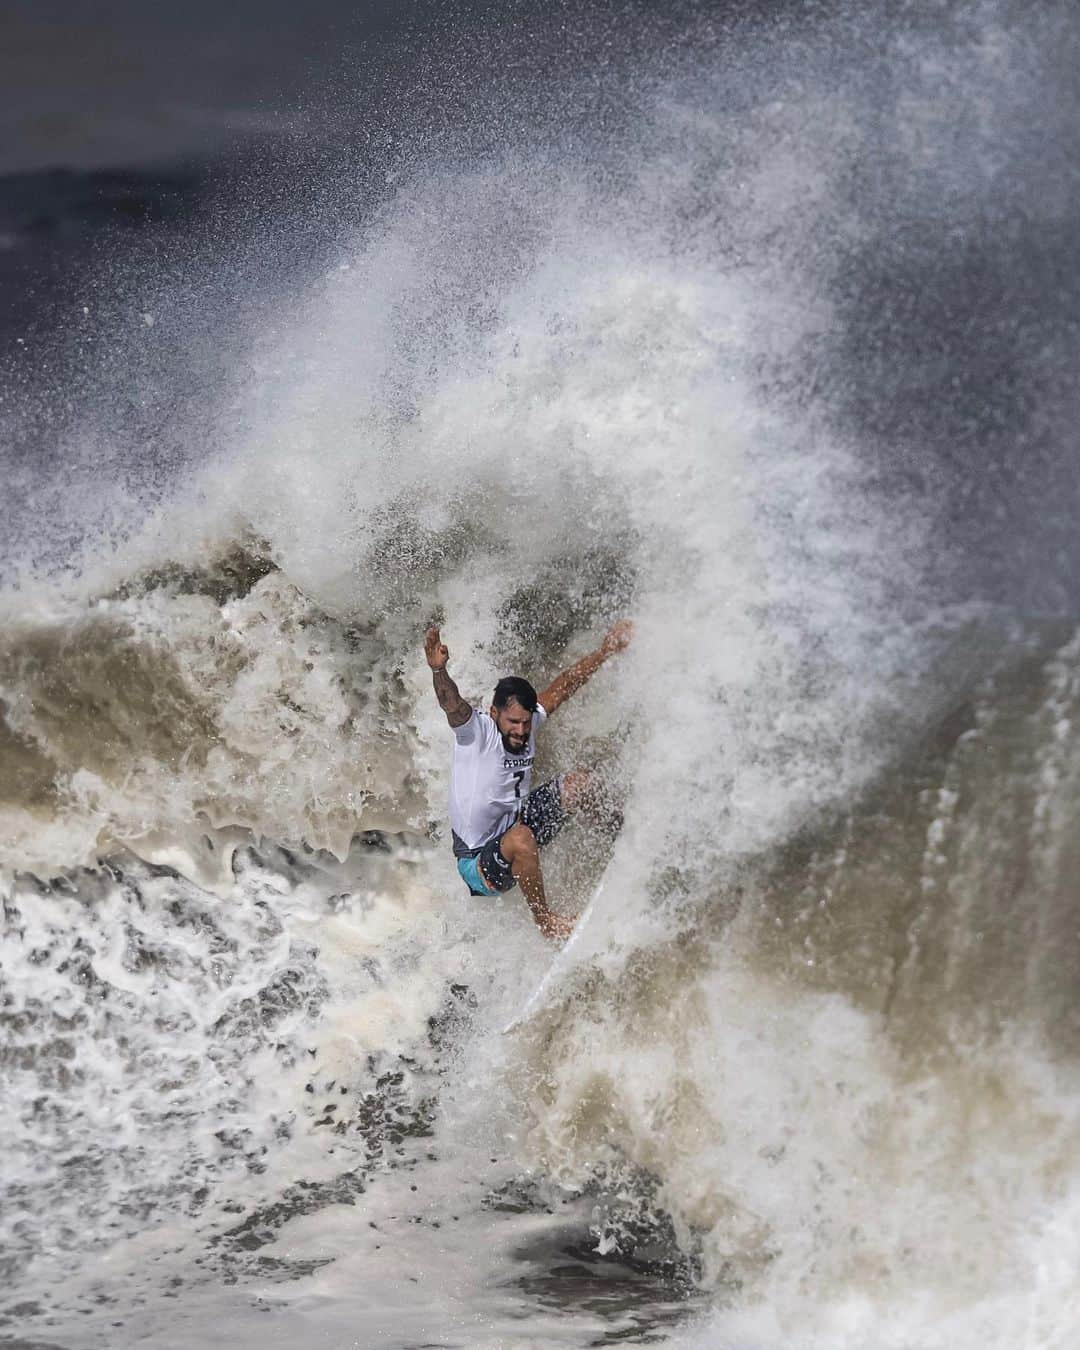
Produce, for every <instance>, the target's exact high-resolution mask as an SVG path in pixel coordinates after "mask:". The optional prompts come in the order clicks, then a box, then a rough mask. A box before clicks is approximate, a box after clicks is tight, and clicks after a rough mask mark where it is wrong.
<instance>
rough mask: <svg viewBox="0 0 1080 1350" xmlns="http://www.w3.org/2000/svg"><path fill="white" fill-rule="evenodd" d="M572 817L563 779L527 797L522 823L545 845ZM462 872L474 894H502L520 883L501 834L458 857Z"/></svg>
mask: <svg viewBox="0 0 1080 1350" xmlns="http://www.w3.org/2000/svg"><path fill="white" fill-rule="evenodd" d="M568 819H569V817H568V816H567V814H566V812H565V811H564V810H563V804H562V779H561V778H553V779H552V780H551V782H550V783H543V784H542V785H541V786H540V787H538V788H533V790H532V792H530V793H529V795H528V796H527V797H526V798H525V804H524V806H522V808H521V814H520V815H519V816H518V822H519V823H520V824H522V825H528V827H529V829H530V830H532V832H533V834H534V835H535V836H536V842H537V843H538V844H539V845H540V847H541V848H543V847H544V846H545V844H550V843H551V841H552V840H553V839H554V838H555V836H556V835H557V834H558V833H559V831H560V830H561V829H562V827H563V826H564V825H565V824H566V822H567V820H568ZM457 865H458V872H459V873H460V875H461V879H462V881H464V883H465V885H466V886H468V888H469V892H470V894H472V895H498V894H500V893H501V892H503V891H509V890H512V889H513V888H514V886H516V885H517V883H516V882H515V880H514V876H513V873H512V872H511V871H510V864H509V863H508V862H507V861H506V859H505V858H504V857H503V855H502V852H501V850H500V849H499V837H498V836H497V837H496V838H494V839H489V840H488V841H487V843H486V844H483V845H482V846H481V847H480V848H477V849H473V851H472V852H471V853H468V854H466V856H465V857H463V858H458V860H457Z"/></svg>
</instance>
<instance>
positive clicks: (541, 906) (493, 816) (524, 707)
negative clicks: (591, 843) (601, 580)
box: [424, 619, 634, 937]
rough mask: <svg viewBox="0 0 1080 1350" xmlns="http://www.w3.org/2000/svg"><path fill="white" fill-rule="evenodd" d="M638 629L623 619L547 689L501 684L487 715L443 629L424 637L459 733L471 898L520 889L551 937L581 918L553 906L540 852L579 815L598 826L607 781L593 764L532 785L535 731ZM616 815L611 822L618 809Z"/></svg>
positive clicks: (464, 872) (459, 842) (458, 832)
mask: <svg viewBox="0 0 1080 1350" xmlns="http://www.w3.org/2000/svg"><path fill="white" fill-rule="evenodd" d="M633 631H634V630H633V624H632V623H631V622H630V621H629V620H628V619H622V620H620V621H619V622H618V623H616V624H614V625H613V626H612V627H611V628H609V629H608V631H607V633H605V635H604V640H603V641H602V642H601V643H600V646H599V647H597V649H596V650H595V651H594V652H590V653H589V655H588V656H583V657H582V658H581V660H580V661H578V662H576V663H575V664H574V665H572V666H571V667H570V668H569V669H568V670H564V671H563V673H562V674H561V675H558V676H556V678H555V679H554V680H552V682H551V683H550V684H549V685H548V687H547V688H546V689H545V690H544V691H543V693H541V694H537V692H536V690H535V689H534V688H533V687H532V685H531V684H530V683H529V681H528V680H525V679H522V678H521V677H520V676H518V675H507V676H506V677H505V678H503V679H501V680H500V681H499V683H498V684H497V685H496V686H495V694H494V696H493V698H492V701H491V708H490V709H489V711H488V712H486V713H482V712H480V710H479V709H478V708H474V707H472V706H471V705H470V704H469V703H466V701H465V700H464V699H463V698H462V697H461V694H460V693H459V692H458V687H457V685H456V684H455V683H454V681H453V680H452V679H451V678H450V674H449V672H448V671H447V669H446V664H447V661H448V660H449V659H450V653H449V651H448V650H447V648H446V647H445V646H444V645H443V642H442V639H441V637H440V635H439V630H438V629H437V628H429V629H428V631H427V635H426V637H425V639H424V654H425V656H426V657H427V663H428V665H429V666H430V667H431V671H432V681H433V683H434V685H435V696H436V698H437V699H438V700H439V707H440V708H442V710H443V712H444V713H446V720H447V721H448V722H449V723H450V726H451V727H452V729H453V732H454V755H453V761H452V764H451V770H450V827H451V835H452V839H453V846H454V856H455V857H456V858H457V860H458V872H459V873H460V874H461V877H462V880H463V881H464V882H465V884H466V885H467V886H468V888H469V891H470V893H471V894H472V895H496V894H498V893H499V892H502V891H509V890H511V889H512V887H514V886H515V885H518V886H520V887H521V893H522V895H524V897H525V901H526V903H527V904H528V906H529V909H530V910H531V911H532V915H533V918H534V919H535V920H536V924H537V927H538V928H539V929H540V931H541V932H542V933H543V934H544V935H545V936H546V937H568V936H569V935H570V933H571V932H572V931H573V927H574V920H573V919H572V918H567V917H563V916H562V915H559V914H555V913H554V912H553V911H552V910H550V909H549V908H548V904H547V898H546V896H545V894H544V878H543V875H542V873H541V870H540V849H541V848H543V847H544V845H545V844H550V843H551V841H552V840H553V839H554V838H555V836H556V835H557V834H558V833H559V831H560V830H561V829H562V827H563V825H565V824H566V821H567V819H568V818H569V817H570V816H572V815H573V814H574V813H575V812H577V811H579V810H580V811H582V812H583V813H584V814H586V815H587V816H590V817H592V819H593V820H595V821H596V822H597V823H599V822H600V821H601V820H602V819H603V817H604V814H605V812H604V803H603V800H602V797H603V794H602V791H601V785H600V783H599V781H598V779H597V775H596V774H595V773H593V772H592V771H590V770H588V769H576V770H574V771H573V772H571V773H567V774H563V775H561V776H560V777H558V778H553V779H552V780H551V782H549V783H544V784H542V785H541V786H540V787H538V788H535V789H533V790H532V791H530V784H531V782H532V767H533V760H534V758H535V755H536V733H537V731H538V730H539V729H540V727H542V726H543V725H544V723H545V722H546V721H547V719H548V717H549V716H550V715H551V713H553V712H554V711H555V709H556V708H557V707H559V705H560V704H561V703H564V702H565V701H566V700H567V699H568V698H569V697H570V695H571V694H574V693H576V692H577V691H578V690H579V689H580V688H581V687H582V685H584V684H585V683H586V681H588V680H589V679H590V678H591V677H592V676H593V675H594V674H595V673H596V672H597V671H598V670H599V669H600V667H601V666H602V665H603V664H604V662H605V661H606V660H607V659H608V657H609V656H614V655H615V653H616V652H621V651H622V650H623V648H624V647H626V645H627V643H629V641H630V639H631V637H632V636H633ZM607 816H608V820H609V821H610V819H611V813H610V811H608V812H607Z"/></svg>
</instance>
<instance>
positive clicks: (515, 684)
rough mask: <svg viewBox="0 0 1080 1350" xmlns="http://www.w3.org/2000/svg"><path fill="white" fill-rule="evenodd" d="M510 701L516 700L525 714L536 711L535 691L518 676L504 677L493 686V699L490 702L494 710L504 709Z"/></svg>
mask: <svg viewBox="0 0 1080 1350" xmlns="http://www.w3.org/2000/svg"><path fill="white" fill-rule="evenodd" d="M511 699H516V700H517V702H518V703H520V704H521V706H522V707H523V708H524V709H525V711H526V712H531V713H534V712H535V711H536V702H537V699H536V690H535V689H534V688H533V687H532V685H531V684H530V683H529V681H528V680H523V679H522V678H521V676H520V675H504V676H503V678H502V679H501V680H500V681H499V683H498V684H497V685H496V686H495V697H494V698H493V699H492V700H491V701H492V703H494V705H495V706H496V708H505V707H506V705H507V704H508V703H509V702H510V700H511Z"/></svg>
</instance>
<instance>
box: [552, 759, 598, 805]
mask: <svg viewBox="0 0 1080 1350" xmlns="http://www.w3.org/2000/svg"><path fill="white" fill-rule="evenodd" d="M559 796H560V798H561V801H562V808H563V810H564V811H567V812H572V811H577V810H578V809H579V808H580V807H582V806H589V805H591V804H592V802H593V801H594V799H595V798H596V796H597V777H596V774H595V773H594V772H593V770H592V769H573V770H571V772H570V773H564V774H563V776H562V780H561V782H560V785H559Z"/></svg>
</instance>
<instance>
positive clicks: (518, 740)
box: [491, 698, 533, 755]
mask: <svg viewBox="0 0 1080 1350" xmlns="http://www.w3.org/2000/svg"><path fill="white" fill-rule="evenodd" d="M491 716H492V719H493V720H494V722H495V725H496V726H497V727H498V728H499V734H500V735H501V736H502V743H503V747H504V748H505V749H506V750H507V751H508V753H509V754H511V755H520V754H523V753H524V750H525V747H526V746H527V745H528V744H529V733H530V732H531V731H532V719H533V715H532V713H531V712H529V710H528V709H527V708H523V707H522V706H521V704H520V703H519V702H518V701H517V699H516V698H512V699H511V700H510V702H509V703H508V704H507V705H506V707H505V708H496V707H495V705H494V704H492V706H491Z"/></svg>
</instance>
